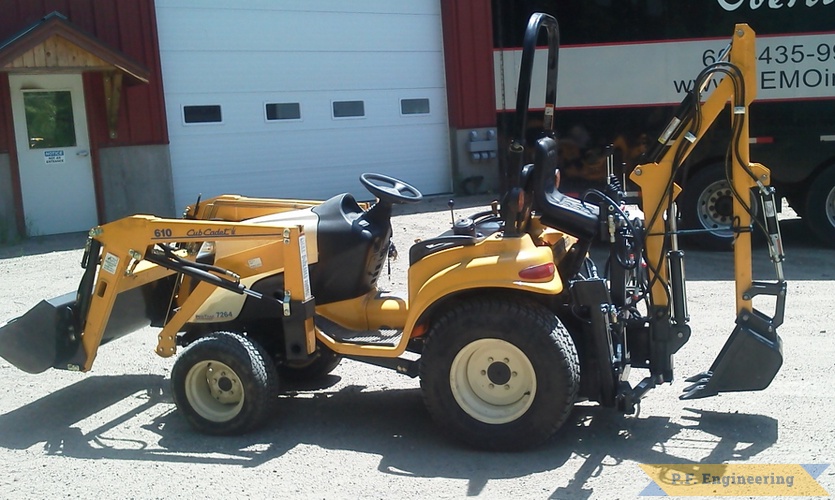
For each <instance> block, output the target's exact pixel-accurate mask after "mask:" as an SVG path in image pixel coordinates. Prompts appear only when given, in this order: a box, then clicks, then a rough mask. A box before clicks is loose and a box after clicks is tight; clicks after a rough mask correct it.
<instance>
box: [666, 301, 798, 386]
mask: <svg viewBox="0 0 835 500" xmlns="http://www.w3.org/2000/svg"><path fill="white" fill-rule="evenodd" d="M783 295H785V294H783ZM781 318H782V312H781V314H780V319H781ZM782 365H783V341H782V340H781V339H780V336H779V335H777V324H775V321H774V319H773V318H769V317H768V316H766V315H764V314H762V313H761V312H759V311H757V310H754V311H748V310H743V311H742V312H741V313H740V314H739V317H738V318H737V320H736V327H735V328H734V330H733V332H731V335H730V337H728V340H727V342H725V345H724V346H723V347H722V350H721V351H720V352H719V356H717V357H716V360H715V361H714V362H713V365H711V367H710V369H709V370H708V371H706V372H702V373H700V374H698V375H694V376H692V377H690V378H688V379H687V382H693V384H692V385H690V386H688V387H686V388H685V389H684V394H682V395H681V396H680V398H681V399H700V398H706V397H709V396H715V395H717V394H719V393H721V392H742V391H761V390H763V389H765V388H766V387H768V386H769V384H771V381H772V380H774V376H775V375H777V372H778V371H780V367H781V366H782Z"/></svg>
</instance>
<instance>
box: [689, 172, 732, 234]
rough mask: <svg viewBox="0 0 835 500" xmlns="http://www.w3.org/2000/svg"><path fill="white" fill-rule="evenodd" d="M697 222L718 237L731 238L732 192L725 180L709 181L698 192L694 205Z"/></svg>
mask: <svg viewBox="0 0 835 500" xmlns="http://www.w3.org/2000/svg"><path fill="white" fill-rule="evenodd" d="M696 209H697V210H698V216H699V223H701V225H702V227H704V228H705V229H707V230H709V231H710V233H711V234H713V235H715V236H718V237H720V238H732V237H733V231H732V230H731V223H732V222H733V216H734V214H733V194H732V193H731V187H730V185H729V184H728V181H726V180H718V181H715V182H712V183H710V184H709V185H708V186H706V187H705V189H704V190H702V192H701V193H700V194H699V200H698V203H697V206H696Z"/></svg>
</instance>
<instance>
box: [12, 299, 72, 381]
mask: <svg viewBox="0 0 835 500" xmlns="http://www.w3.org/2000/svg"><path fill="white" fill-rule="evenodd" d="M74 305H75V292H71V293H68V294H65V295H61V296H60V297H55V298H52V299H49V300H42V301H40V302H39V303H38V305H36V306H35V307H33V308H32V309H30V310H29V311H28V312H27V313H26V314H24V315H23V316H21V317H19V318H16V319H13V320H11V321H9V322H8V323H6V324H5V325H4V326H2V327H0V356H2V357H3V359H5V360H6V361H8V362H9V363H11V364H13V365H14V366H16V367H17V368H19V369H21V370H23V371H25V372H27V373H41V372H43V371H46V370H47V369H49V368H51V367H53V366H55V365H57V364H60V363H61V362H63V361H66V360H68V359H69V358H70V357H71V356H72V355H73V354H74V353H75V352H76V350H77V348H78V344H79V340H78V336H77V333H76V325H74V319H73V316H74V315H73V313H72V307H73V306H74Z"/></svg>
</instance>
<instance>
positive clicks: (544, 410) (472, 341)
mask: <svg viewBox="0 0 835 500" xmlns="http://www.w3.org/2000/svg"><path fill="white" fill-rule="evenodd" d="M420 377H421V389H422V391H423V398H424V402H425V404H426V407H427V410H428V411H429V413H430V415H432V418H433V419H434V420H435V421H436V422H437V423H438V424H439V425H440V426H441V427H442V428H443V429H444V430H445V431H446V432H447V433H448V434H449V435H450V436H452V437H455V438H457V439H460V440H462V441H464V442H466V443H468V444H469V445H471V446H474V447H477V448H484V449H489V450H518V449H524V448H530V447H532V446H535V445H538V444H541V443H543V442H544V441H545V440H547V439H548V438H549V437H551V435H553V434H554V433H555V432H556V431H557V430H558V429H559V428H560V426H561V425H562V424H563V423H564V422H565V420H566V419H567V418H568V415H569V414H570V412H571V409H572V407H573V404H574V401H575V399H576V396H577V390H578V387H579V380H580V369H579V362H578V359H577V351H576V349H575V347H574V343H573V341H572V339H571V337H570V335H569V334H568V331H567V330H566V329H565V327H564V326H563V325H562V323H561V322H560V320H559V319H558V318H557V317H556V316H555V315H554V314H553V313H552V312H551V311H549V310H548V309H547V308H545V307H543V306H542V305H540V304H538V303H535V302H532V301H528V300H520V299H499V298H492V297H491V298H479V299H475V300H471V301H468V302H465V303H462V304H460V305H458V306H457V307H455V308H454V309H451V310H450V311H449V312H447V313H446V314H444V315H443V316H442V317H441V318H440V319H438V320H437V321H436V322H435V324H434V325H433V326H432V329H431V330H430V332H429V338H428V340H427V342H426V346H425V348H424V351H423V356H422V357H421V363H420Z"/></svg>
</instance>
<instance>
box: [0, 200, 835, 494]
mask: <svg viewBox="0 0 835 500" xmlns="http://www.w3.org/2000/svg"><path fill="white" fill-rule="evenodd" d="M488 201H489V200H488V199H487V198H479V197H475V198H467V199H464V200H461V201H460V202H459V203H458V206H457V207H456V209H455V212H456V214H457V215H458V214H463V213H468V212H471V211H473V210H475V208H473V207H477V206H480V205H484V204H486V203H487V202H488ZM401 214H402V215H398V216H397V217H395V219H394V221H393V227H394V239H395V242H396V244H397V246H398V249H399V250H400V254H401V259H399V260H398V261H396V262H395V264H394V265H393V267H392V274H391V276H388V277H384V278H383V279H382V280H381V283H380V285H381V287H382V288H387V289H391V290H394V291H401V292H402V291H404V290H405V283H406V274H405V265H406V261H407V257H406V256H407V253H408V252H407V250H408V248H409V245H410V243H411V242H412V241H413V240H414V239H415V238H418V237H420V238H426V237H430V236H433V235H436V234H438V233H440V232H441V231H443V230H445V229H446V228H448V226H449V220H450V214H449V212H448V211H447V209H446V200H445V199H435V200H428V201H426V202H424V203H422V204H421V205H419V206H417V207H412V208H411V209H410V211H409V213H407V212H406V211H401ZM786 218H787V220H786V221H785V224H784V234H785V238H786V242H787V254H788V261H787V262H786V267H785V269H786V276H787V279H788V280H789V295H788V305H787V310H786V318H785V324H784V325H783V326H782V328H781V329H780V334H781V336H782V338H783V341H784V355H785V362H784V365H783V368H782V370H781V372H780V373H779V374H778V375H777V377H776V379H775V380H774V382H773V383H772V384H771V386H770V387H769V388H768V389H767V390H765V391H762V392H757V393H740V394H726V395H722V396H719V397H714V398H709V399H703V400H696V401H686V402H685V401H680V400H679V399H678V397H677V396H678V394H679V393H680V391H681V390H682V389H683V388H684V387H685V385H686V384H685V382H684V381H683V379H684V378H685V377H686V376H689V375H691V374H694V373H698V372H700V371H703V370H704V369H706V368H707V367H708V366H709V365H710V363H711V362H712V361H713V358H714V357H715V355H716V353H718V351H719V349H720V348H721V346H722V344H723V343H724V340H725V338H726V337H727V336H728V334H730V332H731V330H732V329H733V326H734V325H733V322H734V319H735V315H734V312H733V310H734V306H733V285H732V283H731V281H730V280H731V279H732V277H733V274H732V267H731V266H732V259H731V256H730V255H729V254H711V253H704V252H699V251H688V253H687V276H688V280H689V281H688V284H687V288H688V295H689V299H690V314H691V326H692V328H693V336H692V338H691V341H690V343H688V344H687V345H686V346H685V347H684V348H683V349H682V350H681V351H680V352H679V354H678V355H677V357H676V361H677V366H676V370H677V374H678V376H679V380H677V381H676V382H674V383H673V384H672V385H671V386H670V385H666V386H663V387H660V388H657V389H655V390H653V391H651V392H650V393H649V395H648V396H647V397H646V398H645V399H644V401H643V403H642V407H641V411H640V413H639V414H638V415H637V416H630V417H624V416H622V415H619V414H617V413H616V412H613V411H610V410H606V409H602V408H598V407H596V406H594V405H585V404H584V405H578V407H577V408H576V410H575V412H574V414H573V415H572V417H571V418H570V419H569V422H568V423H567V424H566V425H565V427H564V428H563V429H562V430H561V431H560V432H559V433H558V435H557V436H555V438H554V439H552V440H551V441H549V442H548V443H547V444H545V445H544V446H542V447H539V448H537V449H534V450H531V451H527V452H522V453H513V454H505V453H485V452H480V451H474V450H471V449H467V448H465V447H462V446H460V445H458V444H457V443H453V442H449V441H448V440H446V439H444V438H443V437H442V436H441V434H440V433H439V432H438V429H437V428H436V427H435V425H434V424H433V423H432V422H431V420H430V418H429V416H428V414H427V412H426V411H425V409H424V407H423V403H422V400H421V396H420V390H419V383H418V381H417V380H413V379H409V378H407V377H405V376H402V375H397V374H395V373H393V372H389V371H386V370H383V369H379V368H374V367H371V366H367V365H363V364H360V363H355V362H349V361H344V362H343V363H342V364H341V365H340V366H339V367H338V368H337V370H336V371H335V372H334V373H333V374H332V376H331V377H329V379H328V380H326V381H325V383H324V384H322V385H321V386H319V387H312V388H307V389H308V390H304V391H301V390H298V391H290V392H288V393H286V394H284V395H282V396H281V398H280V403H279V411H278V414H277V415H276V417H275V419H274V421H272V422H271V423H270V424H268V425H267V426H266V427H265V428H264V429H262V430H260V431H258V432H255V433H252V434H249V435H246V436H243V437H224V438H213V437H207V436H204V435H200V434H196V433H195V432H193V431H192V430H191V429H190V428H189V427H188V425H187V424H186V423H185V421H184V420H183V419H182V417H181V416H180V415H179V414H178V412H177V411H176V410H175V408H174V405H173V403H172V399H171V395H170V392H169V385H168V377H169V374H170V370H171V367H172V365H173V360H172V359H161V358H158V357H156V356H155V355H154V353H153V348H154V346H155V342H156V339H155V330H152V329H147V330H141V331H139V332H136V333H134V334H132V335H130V336H128V337H125V338H123V339H120V340H118V341H116V342H114V343H112V344H110V345H107V346H103V347H102V349H101V350H100V351H99V357H98V358H97V360H96V363H95V366H94V368H93V370H92V371H91V372H90V373H87V374H79V373H68V372H62V371H57V370H50V371H47V372H45V373H43V374H41V375H28V374H25V373H22V372H20V371H18V370H16V369H15V368H13V367H11V366H10V365H9V364H8V363H7V362H5V361H4V360H0V378H2V380H3V381H4V383H3V384H2V385H0V463H2V464H3V474H2V475H0V498H32V499H43V498H61V497H79V496H92V497H108V498H179V497H194V498H245V497H248V498H267V497H272V498H293V497H295V498H392V497H397V498H415V499H416V498H459V497H479V498H606V499H613V498H634V497H636V496H638V495H639V494H640V493H641V491H642V490H643V489H644V488H645V487H646V486H647V485H648V484H649V482H650V481H649V478H648V477H647V476H646V475H645V474H644V473H643V471H642V470H641V469H640V467H639V464H663V463H680V462H703V463H724V462H731V463H762V464H812V463H817V464H832V463H833V462H835V447H833V446H832V443H833V442H835V421H833V419H831V418H828V417H826V415H827V414H828V411H827V410H826V408H830V410H831V409H832V408H835V397H833V393H832V390H831V388H832V387H833V385H835V369H833V362H832V360H833V359H835V344H834V343H833V341H832V335H833V333H835V312H834V311H833V307H832V290H833V285H834V284H835V264H833V263H834V262H835V250H833V249H831V248H824V247H823V246H821V245H820V244H817V243H815V242H813V241H810V240H809V236H808V235H807V233H808V231H805V230H804V229H803V226H802V224H801V221H800V220H799V219H796V218H793V217H792V216H791V214H790V213H789V214H788V216H787V217H786ZM83 241H84V235H65V236H61V237H47V238H41V239H37V240H33V241H28V242H25V243H22V244H19V245H14V246H6V247H0V283H2V287H0V318H3V319H4V318H11V317H15V316H18V315H20V314H22V313H24V312H25V311H26V310H28V309H29V308H30V307H32V306H33V305H34V304H35V303H36V302H37V301H38V300H40V299H42V298H49V297H53V296H57V295H60V294H62V293H65V292H67V291H70V290H74V289H75V287H76V286H77V282H78V280H79V278H80V276H81V269H80V267H79V266H78V263H79V260H80V258H81V247H82V245H83ZM598 251H599V249H598ZM756 264H757V265H756V266H755V268H756V270H757V271H756V273H755V275H756V276H757V277H760V278H762V279H770V278H771V277H772V274H770V273H769V266H768V265H765V264H766V263H765V262H761V261H759V260H758V262H757V263H756ZM763 309H764V310H766V311H768V310H769V309H768V307H763ZM818 479H819V482H820V483H821V485H822V486H823V487H824V488H826V489H827V490H828V491H829V492H835V466H830V467H829V468H828V469H827V470H826V471H825V472H824V473H823V474H822V475H821V476H820V477H819V478H818Z"/></svg>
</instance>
